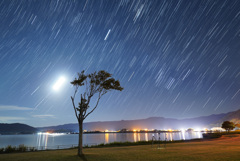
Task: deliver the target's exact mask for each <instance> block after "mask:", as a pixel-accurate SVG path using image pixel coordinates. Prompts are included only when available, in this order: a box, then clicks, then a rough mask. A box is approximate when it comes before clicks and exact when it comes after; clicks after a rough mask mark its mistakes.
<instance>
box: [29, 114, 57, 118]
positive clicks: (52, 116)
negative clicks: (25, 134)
mask: <svg viewBox="0 0 240 161" xmlns="http://www.w3.org/2000/svg"><path fill="white" fill-rule="evenodd" d="M32 117H36V118H48V117H51V118H55V116H54V115H48V114H46V115H32Z"/></svg>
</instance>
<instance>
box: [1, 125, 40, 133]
mask: <svg viewBox="0 0 240 161" xmlns="http://www.w3.org/2000/svg"><path fill="white" fill-rule="evenodd" d="M35 132H37V129H36V128H34V127H32V126H29V125H26V124H20V123H13V124H2V123H0V134H32V133H35Z"/></svg>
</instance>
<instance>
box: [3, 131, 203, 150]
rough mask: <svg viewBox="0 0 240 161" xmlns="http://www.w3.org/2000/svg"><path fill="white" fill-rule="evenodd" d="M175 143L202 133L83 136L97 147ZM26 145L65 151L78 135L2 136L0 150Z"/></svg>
mask: <svg viewBox="0 0 240 161" xmlns="http://www.w3.org/2000/svg"><path fill="white" fill-rule="evenodd" d="M159 137H160V140H162V141H165V140H167V141H173V140H190V139H196V138H202V133H201V132H191V133H188V132H177V133H172V132H168V133H160V135H159V134H158V133H91V134H83V145H89V146H91V145H97V144H101V143H104V144H106V143H111V142H126V141H130V142H137V141H149V140H152V139H154V140H159ZM20 144H24V145H25V146H28V147H35V148H36V149H38V150H45V149H64V148H70V147H74V146H77V144H78V134H46V133H39V134H31V135H30V134H29V135H0V148H3V147H6V146H8V145H11V146H18V145H20Z"/></svg>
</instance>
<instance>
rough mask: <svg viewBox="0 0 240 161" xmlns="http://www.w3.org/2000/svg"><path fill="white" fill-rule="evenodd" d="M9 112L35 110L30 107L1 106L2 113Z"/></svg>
mask: <svg viewBox="0 0 240 161" xmlns="http://www.w3.org/2000/svg"><path fill="white" fill-rule="evenodd" d="M9 110H21V111H25V110H33V109H32V108H29V107H19V106H5V105H0V111H9Z"/></svg>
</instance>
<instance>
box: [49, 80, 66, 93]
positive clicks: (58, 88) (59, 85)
mask: <svg viewBox="0 0 240 161" xmlns="http://www.w3.org/2000/svg"><path fill="white" fill-rule="evenodd" d="M65 81H66V79H65V78H64V77H60V78H59V79H58V80H57V82H56V83H55V84H54V85H53V87H52V88H53V90H55V91H58V90H60V88H61V87H62V86H63V84H64V82H65Z"/></svg>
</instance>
